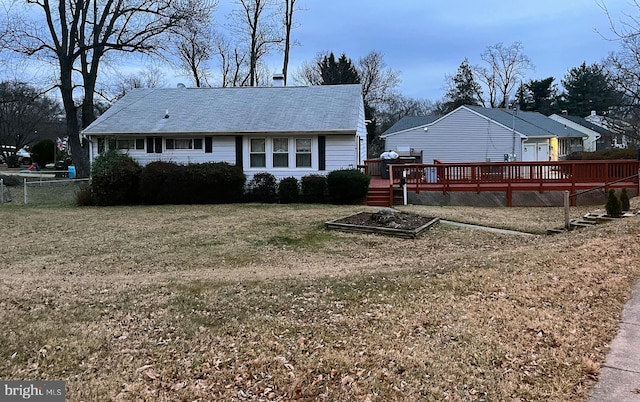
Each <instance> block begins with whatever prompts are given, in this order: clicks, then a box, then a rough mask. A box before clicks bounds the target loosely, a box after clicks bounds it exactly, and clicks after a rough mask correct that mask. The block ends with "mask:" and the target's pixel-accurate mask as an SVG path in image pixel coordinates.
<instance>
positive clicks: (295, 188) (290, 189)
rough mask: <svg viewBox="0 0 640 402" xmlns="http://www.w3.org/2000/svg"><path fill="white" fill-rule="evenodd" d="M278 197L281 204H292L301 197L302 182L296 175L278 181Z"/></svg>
mask: <svg viewBox="0 0 640 402" xmlns="http://www.w3.org/2000/svg"><path fill="white" fill-rule="evenodd" d="M278 199H279V200H280V203H281V204H291V203H295V202H298V200H299V199H300V184H299V183H298V179H296V178H295V177H285V178H284V179H282V180H280V183H278Z"/></svg>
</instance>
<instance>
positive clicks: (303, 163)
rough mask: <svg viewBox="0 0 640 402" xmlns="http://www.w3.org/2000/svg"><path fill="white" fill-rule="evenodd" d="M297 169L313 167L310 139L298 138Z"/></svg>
mask: <svg viewBox="0 0 640 402" xmlns="http://www.w3.org/2000/svg"><path fill="white" fill-rule="evenodd" d="M296 167H298V168H302V167H311V139H310V138H296Z"/></svg>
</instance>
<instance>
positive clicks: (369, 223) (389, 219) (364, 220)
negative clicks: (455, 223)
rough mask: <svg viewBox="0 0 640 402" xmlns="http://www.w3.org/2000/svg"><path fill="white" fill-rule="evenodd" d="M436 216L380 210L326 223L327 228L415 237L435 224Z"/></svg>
mask: <svg viewBox="0 0 640 402" xmlns="http://www.w3.org/2000/svg"><path fill="white" fill-rule="evenodd" d="M438 221H439V219H438V218H433V217H428V216H422V215H416V214H410V213H406V212H397V211H392V210H382V211H378V212H360V213H357V214H355V215H350V216H347V217H345V218H342V219H336V220H333V221H330V222H327V223H326V226H327V228H328V229H334V230H343V231H352V232H364V233H378V234H387V235H393V236H400V237H411V238H415V237H417V236H418V235H419V234H420V233H422V232H423V231H425V230H426V229H428V228H429V227H431V226H432V225H434V224H436V223H437V222H438Z"/></svg>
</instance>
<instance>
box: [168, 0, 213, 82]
mask: <svg viewBox="0 0 640 402" xmlns="http://www.w3.org/2000/svg"><path fill="white" fill-rule="evenodd" d="M209 1H211V3H210V4H211V7H212V8H215V7H217V5H218V1H217V0H209ZM212 26H213V19H212V18H211V15H209V16H207V17H206V18H203V19H196V20H194V21H189V22H188V23H187V24H185V25H184V26H183V27H182V28H181V29H180V30H179V32H178V40H177V43H176V45H175V46H176V47H175V50H174V52H175V54H176V57H177V59H178V63H179V67H180V69H181V70H182V71H183V72H184V74H185V75H186V76H188V77H190V78H191V79H192V80H193V83H194V85H195V86H196V87H197V88H200V87H202V86H208V85H209V83H208V79H209V77H210V75H211V71H210V69H209V68H208V66H207V62H208V61H209V60H211V58H212V57H213V55H214V52H215V45H214V42H213V41H214V37H213V32H212V30H211V28H212Z"/></svg>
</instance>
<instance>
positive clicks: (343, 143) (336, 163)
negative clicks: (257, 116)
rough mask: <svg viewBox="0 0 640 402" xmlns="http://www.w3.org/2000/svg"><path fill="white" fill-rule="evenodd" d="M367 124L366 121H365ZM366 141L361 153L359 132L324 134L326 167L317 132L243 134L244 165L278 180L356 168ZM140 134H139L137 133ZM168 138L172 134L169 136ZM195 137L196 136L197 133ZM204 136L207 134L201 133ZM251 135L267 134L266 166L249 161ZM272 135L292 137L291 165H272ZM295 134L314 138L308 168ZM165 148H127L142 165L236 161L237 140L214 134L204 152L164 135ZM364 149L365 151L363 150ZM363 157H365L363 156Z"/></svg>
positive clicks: (250, 172) (94, 152)
mask: <svg viewBox="0 0 640 402" xmlns="http://www.w3.org/2000/svg"><path fill="white" fill-rule="evenodd" d="M363 126H364V124H363ZM364 137H365V138H364V141H362V144H361V145H362V148H361V149H360V151H361V152H360V155H358V141H359V138H360V137H358V136H357V135H356V134H351V135H325V138H326V142H325V170H322V171H321V170H319V165H318V161H319V146H318V136H317V135H297V136H291V135H286V134H282V135H277V134H274V135H259V134H256V135H245V136H244V137H243V150H242V152H243V155H242V161H243V166H242V169H243V171H244V173H245V174H246V175H247V177H248V179H249V180H250V179H251V177H252V176H253V175H254V174H256V173H261V172H269V173H271V174H273V175H274V176H275V177H276V178H277V179H278V180H280V179H282V178H285V177H291V176H293V177H296V178H297V179H301V178H302V177H303V176H306V175H309V174H322V175H325V174H327V173H329V172H331V171H332V170H337V169H349V168H356V167H357V165H358V163H359V160H358V159H359V156H360V157H362V158H364V155H366V130H365V133H364ZM138 138H140V137H138ZM167 138H172V137H171V136H168V137H167ZM194 138H195V137H194ZM202 138H204V137H202ZM251 138H264V139H265V140H266V141H265V144H266V150H265V154H266V165H267V166H266V167H263V168H251V167H250V165H249V163H250V152H249V150H250V139H251ZM273 138H288V139H289V167H288V168H274V167H272V166H273V154H272V142H271V141H272V139H273ZM296 138H309V139H311V166H310V167H308V168H296V167H295V163H296V162H295V161H296V150H295V139H296ZM97 143H98V141H97V138H92V141H91V156H92V161H93V159H95V157H96V156H97V154H98V152H97V150H98V145H97ZM162 144H163V152H162V153H147V151H146V146H147V141H146V137H145V149H143V150H135V149H130V150H128V151H123V152H126V153H127V154H128V155H130V156H131V157H132V158H134V159H135V160H137V161H138V163H140V164H141V165H142V166H144V165H147V164H148V163H151V162H154V161H165V162H175V163H178V164H188V163H204V162H228V163H231V164H235V163H236V143H235V137H233V136H214V137H213V152H212V153H205V151H204V144H203V149H193V150H167V149H166V141H165V138H163V141H162ZM363 152H364V153H363ZM363 160H364V159H363Z"/></svg>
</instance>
